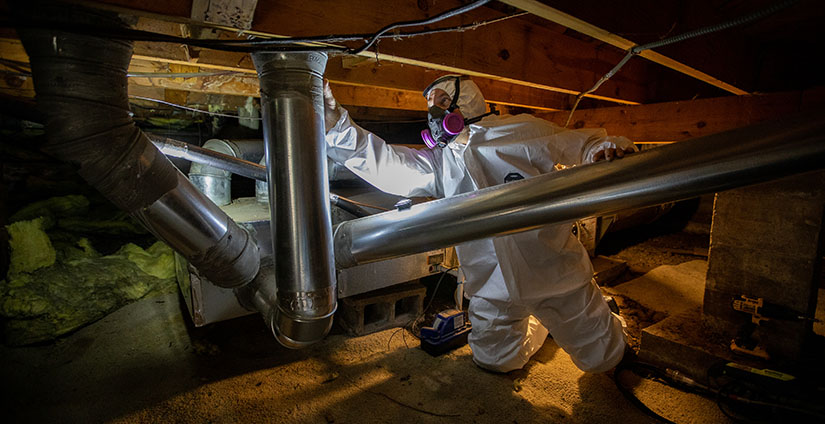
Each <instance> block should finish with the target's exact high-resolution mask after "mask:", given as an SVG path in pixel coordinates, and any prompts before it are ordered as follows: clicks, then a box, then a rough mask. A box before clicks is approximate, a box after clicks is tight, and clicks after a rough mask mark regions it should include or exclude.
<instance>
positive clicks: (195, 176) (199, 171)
mask: <svg viewBox="0 0 825 424" xmlns="http://www.w3.org/2000/svg"><path fill="white" fill-rule="evenodd" d="M203 148H204V149H208V150H212V151H215V152H218V153H223V154H225V155H231V156H232V157H236V158H237V157H239V156H240V154H238V152H236V151H235V149H233V148H232V146H231V145H230V144H229V143H227V142H225V141H224V140H218V139H212V140H207V141H206V143H203ZM189 181H192V185H194V186H195V188H197V189H198V190H200V192H201V193H203V194H205V195H206V197H208V198H209V200H211V201H212V202H214V203H215V204H216V205H218V206H226V205H228V204H230V203H232V173H231V172H229V171H224V170H222V169H219V168H215V167H213V166H209V165H202V164H199V163H197V162H196V163H193V164H192V166H190V167H189Z"/></svg>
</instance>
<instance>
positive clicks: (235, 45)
mask: <svg viewBox="0 0 825 424" xmlns="http://www.w3.org/2000/svg"><path fill="white" fill-rule="evenodd" d="M489 2H490V0H479V1H476V2H473V3H470V4H467V5H465V6H461V7H457V8H454V9H450V10H448V11H446V12H443V13H440V14H438V15H436V16H433V17H431V18H427V19H421V20H414V21H405V22H396V23H393V24H390V25H387V26H385V27H384V28H382V29H380V30H379V31H378V32H376V33H374V34H367V35H365V34H347V35H329V36H315V37H300V38H293V37H284V38H277V39H267V40H261V39H249V40H216V39H208V40H205V39H193V38H185V37H179V36H173V35H166V34H158V33H153V32H149V31H142V30H136V29H132V28H113V27H108V26H100V25H78V24H76V23H71V24H70V23H66V22H53V21H28V22H11V21H2V22H0V26H4V27H15V28H36V29H52V30H60V31H65V32H72V33H79V34H83V35H93V36H106V37H109V38H114V39H121V40H133V41H154V42H166V43H177V44H187V45H191V46H196V47H203V48H210V49H215V50H225V51H232V52H242V53H251V52H260V51H276V52H302V51H326V52H337V53H346V54H359V53H361V52H363V51H365V50H367V49H369V48H370V47H372V46H373V45H374V44H375V43H376V42H377V41H378V40H380V39H382V38H407V37H415V36H419V35H429V34H436V33H441V32H461V31H467V30H471V29H476V28H479V27H481V26H484V25H488V24H492V23H496V22H501V21H503V20H506V19H510V18H513V17H516V16H522V15H523V14H521V13H520V14H513V15H509V16H505V17H501V18H496V19H492V20H489V21H483V22H478V23H473V24H470V25H462V26H457V27H450V28H442V29H435V30H425V31H419V32H412V33H402V34H388V35H387V32H389V31H393V30H395V29H399V28H406V27H411V26H419V25H429V24H432V23H436V22H440V21H442V20H445V19H448V18H451V17H454V16H458V15H460V14H462V13H466V12H468V11H470V10H473V9H476V8H478V7H480V6H483V5H485V4H487V3H489ZM363 39H367V41H366V42H365V43H364V44H363V45H362V46H360V47H357V48H352V49H350V48H347V47H340V46H298V47H294V46H290V47H280V46H283V45H295V44H307V43H309V44H318V43H332V42H341V41H355V40H363Z"/></svg>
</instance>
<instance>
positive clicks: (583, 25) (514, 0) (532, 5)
mask: <svg viewBox="0 0 825 424" xmlns="http://www.w3.org/2000/svg"><path fill="white" fill-rule="evenodd" d="M501 2H502V3H506V4H509V5H510V6H513V7H517V8H519V9H521V10H524V11H527V12H530V13H532V14H534V15H536V16H539V17H542V18H544V19H547V20H548V21H551V22H555V23H557V24H559V25H564V26H566V27H568V28H570V29H572V30H575V31H577V32H580V33H582V34H584V35H587V36H589V37H593V38H595V39H597V40H600V41H602V42H604V43H607V44H610V45H612V46H614V47H617V48H619V49H621V50H623V51H628V50H630V49H631V48H633V47H636V46H637V44H636V43H634V42H633V41H630V40H628V39H625V38H623V37H620V36H618V35H616V34H613V33H611V32H609V31H606V30H604V29H601V28H599V27H597V26H595V25H591V24H589V23H587V22H585V21H583V20H581V19H578V18H575V17H573V16H570V15H568V14H566V13H564V12H562V11H560V10H558V9H554V8H552V7H550V6H547V5H545V4H542V3H540V2H539V1H537V0H501ZM639 56H641V57H644V58H645V59H647V60H650V61H651V62H654V63H658V64H660V65H662V66H665V67H668V68H670V69H673V70H675V71H677V72H681V73H683V74H685V75H688V76H690V77H693V78H696V79H698V80H700V81H704V82H706V83H708V84H710V85H713V86H715V87H718V88H721V89H723V90H725V91H727V92H730V93H733V94H736V95H745V94H748V92H747V91H745V90H742V89H741V88H738V87H735V86H733V85H732V84H728V83H726V82H724V81H721V80H719V79H718V78H715V77H713V76H711V75H708V74H706V73H704V72H702V71H700V70H698V69H695V68H693V67H690V66H688V65H686V64H684V63H681V62H679V61H677V60H674V59H671V58H669V57H667V56H664V55H662V54H660V53H657V52H655V51H653V50H645V51H642V52H641V53H639Z"/></svg>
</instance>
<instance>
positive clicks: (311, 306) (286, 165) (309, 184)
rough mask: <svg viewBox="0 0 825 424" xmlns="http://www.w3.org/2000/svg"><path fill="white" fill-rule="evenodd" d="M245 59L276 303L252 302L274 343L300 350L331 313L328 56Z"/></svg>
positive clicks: (323, 329) (322, 331) (325, 327)
mask: <svg viewBox="0 0 825 424" xmlns="http://www.w3.org/2000/svg"><path fill="white" fill-rule="evenodd" d="M252 60H253V62H254V63H255V68H256V69H257V71H258V78H259V79H260V84H261V107H262V109H263V130H264V146H265V151H266V163H267V173H268V178H267V180H268V181H274V182H275V184H270V185H269V202H270V210H271V211H272V219H271V221H270V222H271V225H272V239H273V240H272V244H273V245H272V247H273V257H274V258H276V261H277V262H276V264H275V278H274V280H275V284H277V296H276V299H274V300H275V303H274V304H273V303H271V302H258V303H255V304H256V305H257V307H256V308H257V309H258V310H259V312H261V313H262V314H263V315H264V317H265V319H267V320H268V322H269V325H270V327H271V328H272V330H273V333H274V334H275V337H276V338H277V339H278V341H279V342H280V343H281V344H283V345H284V346H287V347H291V348H299V347H303V346H306V345H308V344H311V343H314V342H317V341H319V340H321V339H322V338H323V337H324V336H325V335H326V334H327V332H329V329H330V327H331V326H332V316H333V314H334V313H335V309H336V288H335V285H336V280H335V267H334V262H333V258H332V226H331V223H330V206H329V187H328V185H327V168H326V160H327V159H326V143H325V142H324V104H323V87H322V77H323V73H324V68H325V67H326V63H327V55H326V54H325V53H264V52H259V53H253V54H252ZM270 281H271V280H270ZM264 284H265V285H267V284H268V285H269V288H271V284H272V283H271V282H268V283H267V282H265V283H264ZM271 292H272V291H271V290H268V289H267V288H266V287H265V288H263V289H261V290H259V293H271ZM266 298H267V299H269V300H273V297H272V296H267V297H266ZM262 305H266V306H265V307H266V308H269V310H262V308H264V306H262Z"/></svg>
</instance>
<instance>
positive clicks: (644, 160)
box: [335, 111, 825, 268]
mask: <svg viewBox="0 0 825 424" xmlns="http://www.w3.org/2000/svg"><path fill="white" fill-rule="evenodd" d="M824 116H825V115H824V114H823V112H822V111H818V112H817V113H812V114H807V115H805V116H802V117H797V118H795V119H789V120H783V121H777V122H769V123H764V124H760V125H754V126H750V127H746V128H741V129H737V130H733V131H728V132H725V133H720V134H715V135H711V136H707V137H702V138H697V139H693V140H690V141H683V142H679V143H674V144H672V145H669V146H664V147H660V148H656V149H652V150H649V151H646V152H642V153H636V154H633V155H630V156H627V157H625V158H623V159H621V160H616V161H613V162H602V163H596V164H592V165H585V166H580V167H576V168H573V169H569V170H565V171H562V172H554V173H551V174H545V175H541V176H537V177H533V178H529V179H526V180H521V181H516V182H512V183H509V184H504V185H501V186H496V187H490V188H487V189H484V190H480V191H476V192H472V193H466V194H463V195H460V196H455V197H450V198H446V199H441V200H436V201H432V202H428V203H423V204H419V205H415V206H413V207H412V208H410V209H406V210H400V211H391V212H385V213H382V214H378V215H372V216H370V217H366V218H361V219H356V220H352V221H346V222H344V223H342V224H340V225H339V226H338V227H336V229H335V261H336V264H337V266H338V267H339V268H348V267H352V266H355V265H360V264H363V263H368V262H374V261H378V260H382V259H389V258H393V257H398V256H403V255H409V254H413V253H419V252H426V251H429V250H433V249H437V248H442V247H446V246H451V245H455V244H457V243H462V242H465V241H470V240H475V239H480V238H485V237H492V236H498V235H504V234H512V233H517V232H521V231H527V230H531V229H535V228H537V227H539V226H542V225H546V224H552V223H560V222H565V221H572V220H574V219H577V218H582V217H586V216H593V215H600V214H608V213H612V212H616V211H619V210H622V209H629V208H637V207H643V206H650V205H655V204H659V203H664V202H670V201H678V200H682V199H687V198H691V197H695V196H698V195H701V194H706V193H714V192H718V191H723V190H728V189H731V188H735V187H740V186H744V185H748V184H755V183H758V182H763V181H767V180H771V179H776V178H780V177H784V176H788V175H792V174H797V173H802V172H806V171H811V170H815V169H820V168H823V167H825V118H824Z"/></svg>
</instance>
